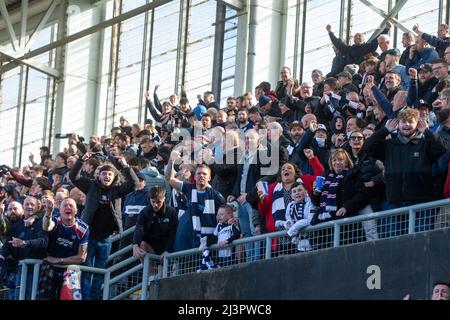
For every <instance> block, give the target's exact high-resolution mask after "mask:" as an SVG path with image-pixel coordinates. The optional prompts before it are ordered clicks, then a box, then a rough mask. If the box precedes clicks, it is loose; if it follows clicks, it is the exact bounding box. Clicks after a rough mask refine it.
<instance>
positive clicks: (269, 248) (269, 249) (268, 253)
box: [266, 235, 272, 260]
mask: <svg viewBox="0 0 450 320" xmlns="http://www.w3.org/2000/svg"><path fill="white" fill-rule="evenodd" d="M270 258H272V239H271V238H270V236H269V235H267V237H266V260H269V259H270Z"/></svg>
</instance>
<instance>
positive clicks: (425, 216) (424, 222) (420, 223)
mask: <svg viewBox="0 0 450 320" xmlns="http://www.w3.org/2000/svg"><path fill="white" fill-rule="evenodd" d="M438 209H439V208H438ZM438 209H427V210H423V211H419V212H416V224H415V228H414V229H415V230H414V232H424V231H430V230H433V229H434V220H435V217H436V211H438Z"/></svg>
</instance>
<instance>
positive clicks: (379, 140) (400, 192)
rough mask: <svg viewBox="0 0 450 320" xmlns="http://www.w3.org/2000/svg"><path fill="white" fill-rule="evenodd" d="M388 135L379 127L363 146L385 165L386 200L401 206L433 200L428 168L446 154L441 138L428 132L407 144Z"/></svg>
mask: <svg viewBox="0 0 450 320" xmlns="http://www.w3.org/2000/svg"><path fill="white" fill-rule="evenodd" d="M388 134H389V131H388V130H387V128H382V129H380V130H378V131H376V132H375V133H374V134H373V135H372V136H371V137H370V138H369V139H367V141H366V142H365V145H364V149H365V150H366V151H367V153H368V154H369V155H370V156H373V157H374V158H376V159H379V160H381V161H383V163H384V166H385V181H386V198H387V201H388V202H390V203H393V204H397V205H402V206H403V205H410V204H415V203H420V202H428V201H431V200H433V199H434V195H433V179H432V175H431V166H432V164H433V162H435V161H436V160H438V158H439V157H440V156H442V155H443V154H444V153H445V152H446V151H447V147H446V146H445V144H444V142H443V141H442V139H441V138H440V137H438V136H437V135H435V134H433V133H432V132H431V131H430V130H428V129H427V130H425V132H424V134H423V137H422V138H420V139H414V140H413V141H409V142H407V143H404V142H402V140H401V136H400V135H398V136H397V137H396V138H394V139H390V140H385V138H386V136H387V135H388Z"/></svg>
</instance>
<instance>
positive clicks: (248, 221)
mask: <svg viewBox="0 0 450 320" xmlns="http://www.w3.org/2000/svg"><path fill="white" fill-rule="evenodd" d="M252 216H253V208H252V206H251V205H250V204H249V203H247V202H246V203H244V204H243V205H240V206H239V209H238V218H239V227H240V228H241V233H242V237H243V238H249V237H251V236H252V235H254V234H255V227H254V226H253V223H252ZM244 248H245V261H246V262H251V261H255V260H258V257H259V243H256V244H255V243H248V244H246V245H244Z"/></svg>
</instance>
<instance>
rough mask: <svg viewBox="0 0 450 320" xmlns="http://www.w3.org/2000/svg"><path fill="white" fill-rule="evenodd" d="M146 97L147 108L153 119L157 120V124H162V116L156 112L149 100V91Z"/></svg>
mask: <svg viewBox="0 0 450 320" xmlns="http://www.w3.org/2000/svg"><path fill="white" fill-rule="evenodd" d="M144 96H145V107H146V108H147V109H148V111H149V112H150V114H151V115H152V117H153V119H155V121H156V122H160V121H161V115H160V114H159V113H158V110H156V108H155V106H154V105H153V103H152V101H151V100H150V99H149V98H148V91H145V93H144Z"/></svg>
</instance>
